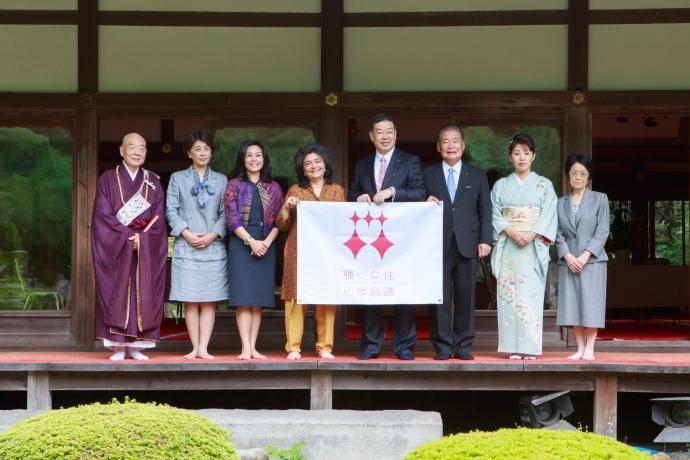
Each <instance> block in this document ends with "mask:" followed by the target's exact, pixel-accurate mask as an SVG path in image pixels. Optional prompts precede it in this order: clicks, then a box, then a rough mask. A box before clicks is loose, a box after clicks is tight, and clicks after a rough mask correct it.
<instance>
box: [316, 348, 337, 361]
mask: <svg viewBox="0 0 690 460" xmlns="http://www.w3.org/2000/svg"><path fill="white" fill-rule="evenodd" d="M319 358H321V359H335V356H333V353H331V352H330V351H328V350H321V351H320V352H319Z"/></svg>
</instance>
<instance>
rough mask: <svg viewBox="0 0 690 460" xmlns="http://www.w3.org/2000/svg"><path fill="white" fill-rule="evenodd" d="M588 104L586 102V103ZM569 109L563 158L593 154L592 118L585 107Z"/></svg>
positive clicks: (565, 115)
mask: <svg viewBox="0 0 690 460" xmlns="http://www.w3.org/2000/svg"><path fill="white" fill-rule="evenodd" d="M585 102H586V101H585ZM582 104H583V105H581V106H573V107H569V108H568V111H567V112H566V113H565V114H564V117H563V158H562V161H561V163H562V164H564V163H565V158H566V157H567V156H568V155H570V154H571V153H586V154H588V155H591V154H592V117H591V115H590V113H589V111H588V109H587V107H586V105H585V103H584V102H583V103H582ZM561 182H562V184H563V186H562V190H561V192H565V191H566V184H567V183H568V178H567V177H565V174H563V180H562V181H561Z"/></svg>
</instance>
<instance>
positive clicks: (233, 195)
mask: <svg viewBox="0 0 690 460" xmlns="http://www.w3.org/2000/svg"><path fill="white" fill-rule="evenodd" d="M256 187H257V188H258V189H259V196H260V197H261V204H262V205H263V207H264V220H263V236H264V237H266V236H268V234H269V233H271V229H272V228H273V223H274V220H275V218H276V214H278V211H280V207H281V206H282V204H283V192H281V190H280V186H279V185H278V183H277V182H269V183H266V182H262V181H259V182H257V184H256ZM253 193H254V187H253V185H252V184H251V183H250V182H247V181H244V180H242V179H239V178H235V179H232V180H231V181H230V182H228V186H227V187H226V189H225V219H226V220H227V223H228V230H230V233H231V234H232V232H234V231H235V229H236V228H238V227H246V226H247V222H249V211H250V209H251V206H252V194H253Z"/></svg>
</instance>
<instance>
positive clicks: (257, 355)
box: [251, 350, 266, 359]
mask: <svg viewBox="0 0 690 460" xmlns="http://www.w3.org/2000/svg"><path fill="white" fill-rule="evenodd" d="M251 356H252V359H266V357H265V356H264V355H262V354H261V353H259V352H258V351H256V350H254V351H252V354H251Z"/></svg>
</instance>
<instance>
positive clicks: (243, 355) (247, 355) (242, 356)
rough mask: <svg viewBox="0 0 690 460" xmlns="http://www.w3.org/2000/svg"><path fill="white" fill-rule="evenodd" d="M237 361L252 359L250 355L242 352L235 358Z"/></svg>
mask: <svg viewBox="0 0 690 460" xmlns="http://www.w3.org/2000/svg"><path fill="white" fill-rule="evenodd" d="M237 359H241V360H250V359H252V355H251V354H250V353H245V352H242V354H240V355H238V356H237Z"/></svg>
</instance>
